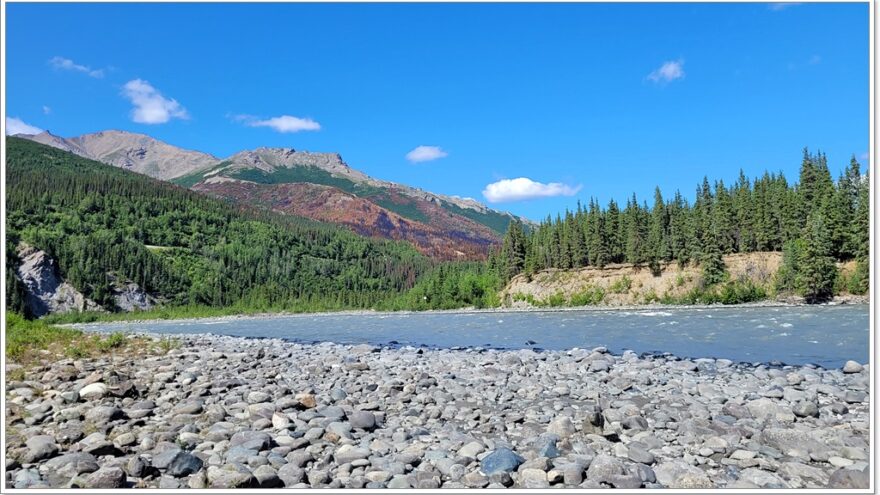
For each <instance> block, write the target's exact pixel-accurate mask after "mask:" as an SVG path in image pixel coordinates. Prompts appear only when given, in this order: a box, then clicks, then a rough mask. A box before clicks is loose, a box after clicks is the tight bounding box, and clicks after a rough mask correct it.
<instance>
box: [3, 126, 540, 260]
mask: <svg viewBox="0 0 880 495" xmlns="http://www.w3.org/2000/svg"><path fill="white" fill-rule="evenodd" d="M18 137H22V138H25V139H30V140H32V141H37V142H40V143H43V144H47V145H49V146H54V147H56V148H60V149H63V150H66V151H70V152H72V153H75V154H78V155H80V156H83V157H86V158H91V159H94V160H97V161H102V162H104V163H108V164H111V165H114V166H117V167H120V168H124V169H127V170H131V171H134V172H139V173H142V174H145V175H149V176H151V177H155V178H158V179H163V180H168V181H171V182H173V183H175V184H177V185H180V186H183V187H186V188H190V189H193V190H195V191H198V192H201V193H205V194H209V195H212V196H215V197H219V198H223V199H227V200H230V201H234V202H237V203H240V204H244V205H249V206H256V207H261V208H266V209H270V210H273V211H276V212H279V213H284V214H292V215H298V216H303V217H306V218H311V219H313V220H319V221H323V222H332V223H336V224H340V225H344V226H346V227H348V228H350V229H351V230H354V231H355V232H357V233H359V234H361V235H367V236H373V237H381V238H386V239H394V240H404V241H407V242H410V243H411V244H412V245H414V246H415V247H416V248H417V249H418V250H419V251H421V252H422V253H423V254H426V255H429V256H431V257H433V258H436V259H443V260H457V259H462V260H474V259H484V258H485V257H486V255H487V254H488V252H489V250H490V249H491V248H492V247H493V246H497V245H498V244H499V243H500V241H501V236H502V235H503V234H504V232H505V231H506V230H507V226H508V224H509V223H510V222H511V220H514V219H516V218H517V217H515V216H513V215H511V214H509V213H505V212H499V211H496V210H492V209H490V208H487V207H486V206H484V205H482V204H480V203H479V202H477V201H475V200H473V199H469V198H459V197H456V196H445V195H440V194H434V193H431V192H429V191H425V190H423V189H419V188H415V187H411V186H407V185H403V184H397V183H394V182H389V181H383V180H379V179H375V178H372V177H370V176H368V175H366V174H364V173H363V172H361V171H359V170H356V169H353V168H351V167H350V166H349V165H348V164H347V163H345V162H344V161H343V160H342V157H341V156H340V155H339V154H337V153H312V152H307V151H297V150H294V149H292V148H257V149H255V150H248V151H242V152H239V153H236V154H234V155H232V156H230V157H228V158H226V159H223V160H221V159H218V158H215V157H213V156H211V155H208V154H205V153H200V152H198V151H190V150H184V149H181V148H177V147H175V146H172V145H169V144H167V143H163V142H161V141H158V140H155V139H153V138H150V137H149V136H145V135H142V134H133V133H128V132H122V131H104V132H97V133H94V134H85V135H83V136H79V137H75V138H69V139H65V138H61V137H58V136H55V135H52V134H50V133H48V132H43V133H41V134H36V135H19V136H18ZM519 220H521V221H523V222H525V223H527V224H529V223H530V222H529V221H528V220H524V219H519Z"/></svg>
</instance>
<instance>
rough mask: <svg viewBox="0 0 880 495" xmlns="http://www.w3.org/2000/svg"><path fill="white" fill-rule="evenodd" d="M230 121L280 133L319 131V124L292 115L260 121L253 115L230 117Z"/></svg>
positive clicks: (306, 118)
mask: <svg viewBox="0 0 880 495" xmlns="http://www.w3.org/2000/svg"><path fill="white" fill-rule="evenodd" d="M232 120H235V121H236V122H242V123H244V125H246V126H248V127H268V128H270V129H272V130H274V131H275V132H281V133H293V132H301V131H320V130H321V124H319V123H318V122H316V121H314V120H312V119H310V118H308V117H305V118H303V117H294V116H292V115H281V116H279V117H272V118H269V119H261V118H259V117H255V116H253V115H236V116H234V117H232Z"/></svg>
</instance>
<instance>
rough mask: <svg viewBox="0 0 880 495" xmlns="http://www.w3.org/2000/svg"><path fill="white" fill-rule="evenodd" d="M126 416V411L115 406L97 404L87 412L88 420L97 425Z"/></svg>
mask: <svg viewBox="0 0 880 495" xmlns="http://www.w3.org/2000/svg"><path fill="white" fill-rule="evenodd" d="M124 417H125V413H124V412H122V409H119V408H118V407H113V406H96V407H93V408H91V409H90V410H89V412H87V413H86V421H88V422H90V423H93V424H97V425H103V424H105V423H109V422H110V421H113V420H117V419H121V418H124Z"/></svg>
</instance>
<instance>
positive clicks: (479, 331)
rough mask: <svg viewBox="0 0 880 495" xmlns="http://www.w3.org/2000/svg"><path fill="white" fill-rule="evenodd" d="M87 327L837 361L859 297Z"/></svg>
mask: <svg viewBox="0 0 880 495" xmlns="http://www.w3.org/2000/svg"><path fill="white" fill-rule="evenodd" d="M80 327H82V328H85V329H87V330H100V331H117V330H121V331H126V332H137V331H148V332H153V333H162V334H179V333H213V334H217V335H233V336H243V337H272V338H283V339H286V340H290V341H294V342H322V341H329V342H335V343H342V344H351V343H370V344H377V345H388V344H391V345H412V346H427V347H485V348H497V349H517V348H532V349H557V350H558V349H570V348H573V347H581V348H590V347H595V346H606V347H608V349H609V350H611V351H612V352H616V353H620V352H622V351H624V350H626V349H631V350H633V351H635V352H637V353H643V352H669V353H672V354H675V355H677V356H682V357H692V358H700V357H714V358H727V359H731V360H734V361H740V362H774V361H775V362H782V363H785V364H807V363H811V364H816V365H820V366H823V367H826V368H832V367H839V366H841V365H842V364H843V363H844V362H846V361H847V360H849V359H853V360H856V361H859V362H862V363H864V362H867V361H868V355H869V338H868V337H869V312H868V306H867V305H842V306H786V307H718V308H670V307H663V308H658V309H649V310H607V311H604V310H587V311H546V312H541V311H529V312H523V311H517V312H462V313H444V312H428V313H375V314H355V315H352V314H332V313H331V314H309V315H288V316H272V317H265V316H263V317H254V318H246V317H245V318H234V319H228V318H227V319H223V318H218V319H213V320H212V319H198V320H176V321H154V322H145V323H126V322H120V323H101V324H88V325H81V326H80Z"/></svg>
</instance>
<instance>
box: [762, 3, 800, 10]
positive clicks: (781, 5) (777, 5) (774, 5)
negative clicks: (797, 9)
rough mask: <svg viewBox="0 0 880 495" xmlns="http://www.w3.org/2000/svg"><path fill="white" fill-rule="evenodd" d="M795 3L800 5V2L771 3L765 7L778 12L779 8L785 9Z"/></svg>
mask: <svg viewBox="0 0 880 495" xmlns="http://www.w3.org/2000/svg"><path fill="white" fill-rule="evenodd" d="M795 5H800V2H785V3H783V2H778V3H771V4H770V5H768V6H767V8H768V9H770V10H772V11H774V12H779V11H780V10H785V9H787V8H789V7H794V6H795Z"/></svg>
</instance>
